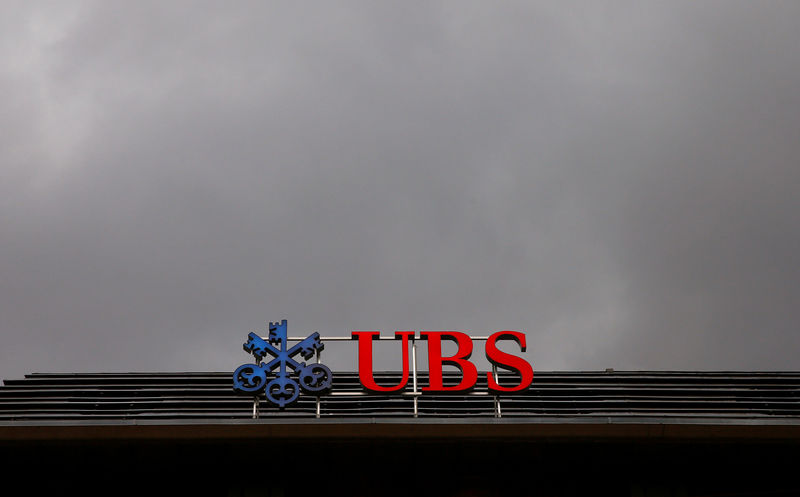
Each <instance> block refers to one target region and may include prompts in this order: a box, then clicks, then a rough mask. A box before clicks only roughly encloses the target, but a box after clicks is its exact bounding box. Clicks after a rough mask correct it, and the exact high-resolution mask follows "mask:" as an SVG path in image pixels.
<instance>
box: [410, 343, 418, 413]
mask: <svg viewBox="0 0 800 497" xmlns="http://www.w3.org/2000/svg"><path fill="white" fill-rule="evenodd" d="M411 370H412V374H413V378H414V394H413V397H414V417H415V418H416V417H417V396H418V395H419V394H418V392H417V341H416V340H415V339H414V338H413V337H412V338H411Z"/></svg>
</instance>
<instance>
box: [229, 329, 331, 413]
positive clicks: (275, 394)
mask: <svg viewBox="0 0 800 497" xmlns="http://www.w3.org/2000/svg"><path fill="white" fill-rule="evenodd" d="M288 341H289V340H288V335H287V333H286V320H285V319H284V320H283V321H281V322H280V323H269V342H267V341H265V340H264V339H263V338H261V337H260V336H258V335H256V334H255V333H250V335H248V339H247V342H245V344H244V346H243V348H244V350H245V352H250V353H251V354H253V356H255V358H256V364H242V365H241V366H239V367H238V368H236V371H234V373H233V389H234V390H236V391H237V392H243V393H254V394H258V392H259V391H260V390H262V389H263V390H264V391H265V393H266V396H267V399H268V400H269V401H270V402H272V403H273V404H277V405H278V407H280V408H281V409H283V408H284V407H285V406H286V404H291V403H292V402H294V401H295V400H297V397H298V395H300V389H301V388H302V389H303V390H305V391H306V392H311V393H316V394H318V395H319V394H320V393H322V392H324V391H325V390H328V389H329V388H330V387H331V383H332V382H333V374H332V373H331V370H330V369H328V367H327V366H325V365H323V364H320V363H312V364H308V365H306V363H305V362H297V361H295V360H294V359H292V358H293V357H294V356H296V355H298V354H299V355H301V356H302V357H303V359H306V360H308V359H310V358H311V357H312V356H313V355H314V352H315V351H321V350H322V349H323V348H324V347H325V345H324V344H323V343H322V342H321V341H320V339H319V333H312V334H311V335H309V336H308V337H306V338H305V339H303V340H302V341H301V342H300V343H298V344H297V345H295V346H294V347H292V348H290V349H288V350H287V342H288ZM273 345H278V346H279V347H280V350H279V349H277V348H275V347H273ZM267 354H269V355H270V356H272V357H273V359H272V360H271V361H269V362H268V363H266V364H264V363H263V362H261V359H262V358H264V357H265V356H266V355H267ZM287 367H288V368H291V369H292V373H290V372H289V370H288V369H287ZM275 368H278V371H277V373H275V375H274V378H272V379H271V380H270V381H269V382H267V375H268V374H270V373H271V372H272V371H273V370H274V369H275ZM292 376H294V377H295V378H292Z"/></svg>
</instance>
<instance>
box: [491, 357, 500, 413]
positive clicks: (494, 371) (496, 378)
mask: <svg viewBox="0 0 800 497" xmlns="http://www.w3.org/2000/svg"><path fill="white" fill-rule="evenodd" d="M492 375H494V381H495V383H497V384H498V385H499V384H500V378H499V376H498V375H497V365H496V364H492ZM494 417H495V418H501V417H503V413H502V412H501V411H500V397H498V396H497V394H495V396H494Z"/></svg>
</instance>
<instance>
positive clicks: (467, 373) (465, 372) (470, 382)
mask: <svg viewBox="0 0 800 497" xmlns="http://www.w3.org/2000/svg"><path fill="white" fill-rule="evenodd" d="M420 336H421V337H422V339H423V340H428V375H429V379H428V386H427V387H424V388H423V389H422V390H423V391H428V392H454V391H460V390H468V389H470V388H472V387H474V386H475V383H476V382H477V381H478V369H477V368H476V367H475V365H474V364H472V363H471V362H470V361H469V358H470V356H471V355H472V339H471V338H470V337H469V335H467V334H465V333H461V332H458V331H423V332H421V333H420ZM442 339H444V340H452V341H454V342H456V344H457V345H458V350H457V351H456V353H455V355H453V356H452V357H442ZM445 363H446V364H452V365H454V366H456V367H458V369H460V370H461V374H462V378H461V382H460V383H459V384H458V385H455V386H447V387H446V386H444V380H443V379H442V366H443V364H445Z"/></svg>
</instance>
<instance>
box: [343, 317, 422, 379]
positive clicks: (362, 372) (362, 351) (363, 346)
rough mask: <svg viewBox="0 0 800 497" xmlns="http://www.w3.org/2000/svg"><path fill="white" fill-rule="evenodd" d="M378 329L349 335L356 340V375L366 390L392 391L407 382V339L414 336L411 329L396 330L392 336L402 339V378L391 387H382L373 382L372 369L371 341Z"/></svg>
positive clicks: (377, 335) (376, 334) (375, 336)
mask: <svg viewBox="0 0 800 497" xmlns="http://www.w3.org/2000/svg"><path fill="white" fill-rule="evenodd" d="M380 335H381V334H380V332H379V331H354V332H352V334H351V336H352V338H353V340H356V339H357V340H358V377H359V379H360V380H361V384H362V385H364V388H366V389H368V390H373V391H375V392H394V391H396V390H400V389H401V388H403V387H405V386H406V383H408V340H409V338H413V337H414V332H413V331H397V332H395V334H394V338H395V339H396V340H397V339H401V338H402V340H403V378H402V379H401V380H400V383H399V384H397V385H395V386H391V387H382V386H380V385H378V384H377V383H376V382H375V374H374V372H373V370H372V341H373V340H376V339H378V337H380Z"/></svg>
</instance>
